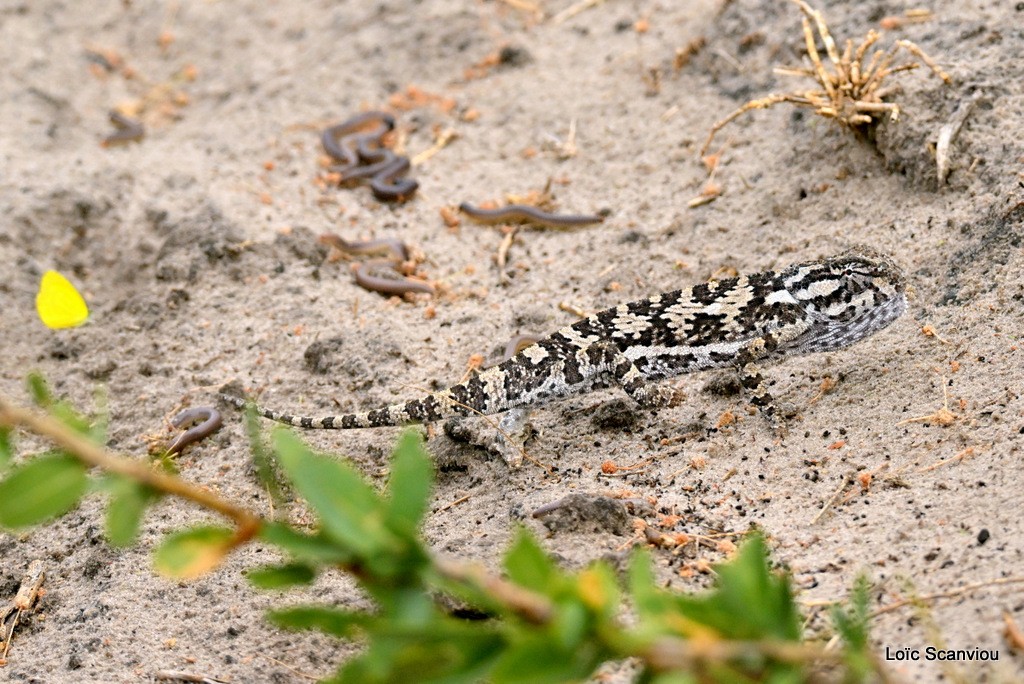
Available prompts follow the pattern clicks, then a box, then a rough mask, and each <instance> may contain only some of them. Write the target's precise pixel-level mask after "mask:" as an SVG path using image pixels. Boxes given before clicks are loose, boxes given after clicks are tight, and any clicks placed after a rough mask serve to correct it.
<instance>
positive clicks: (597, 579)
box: [576, 561, 619, 620]
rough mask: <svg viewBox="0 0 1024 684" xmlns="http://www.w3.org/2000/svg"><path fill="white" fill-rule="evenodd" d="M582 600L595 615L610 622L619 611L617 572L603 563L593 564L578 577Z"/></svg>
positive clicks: (577, 587)
mask: <svg viewBox="0 0 1024 684" xmlns="http://www.w3.org/2000/svg"><path fill="white" fill-rule="evenodd" d="M576 592H577V594H578V596H579V597H580V600H582V601H583V603H584V604H585V605H586V606H587V608H588V609H589V610H590V611H591V612H592V613H594V614H595V615H597V616H599V617H601V618H602V619H605V620H609V619H611V618H613V617H615V614H616V613H617V612H618V610H619V583H618V581H616V578H615V571H613V570H612V569H611V567H610V566H609V565H608V564H607V563H605V562H602V561H598V562H596V563H593V564H592V565H591V566H590V567H588V568H586V569H584V570H583V571H581V572H580V573H579V575H577V577H576Z"/></svg>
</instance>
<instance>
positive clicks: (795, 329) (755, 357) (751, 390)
mask: <svg viewBox="0 0 1024 684" xmlns="http://www.w3.org/2000/svg"><path fill="white" fill-rule="evenodd" d="M806 330H807V325H805V324H798V323H794V324H792V325H790V326H787V327H783V328H780V329H779V330H776V331H775V332H771V333H768V334H766V335H764V336H762V337H756V338H754V339H753V340H751V341H750V342H749V343H748V344H747V346H746V347H744V348H743V349H742V350H741V351H740V353H739V354H738V355H737V357H736V364H735V365H736V369H737V370H738V371H739V374H740V384H741V385H742V386H743V389H744V390H746V391H747V394H748V396H749V397H750V403H751V405H752V406H754V407H756V408H757V410H758V411H760V413H761V415H762V416H764V417H765V418H766V419H767V420H768V422H769V423H771V425H772V427H774V428H779V427H780V426H781V416H780V415H779V414H780V412H779V407H778V405H777V404H776V403H775V398H774V397H772V394H771V391H770V390H769V389H768V384H767V383H766V382H765V381H764V377H763V376H762V375H761V368H760V367H759V366H758V363H757V362H758V361H760V360H762V359H765V358H767V357H768V356H770V355H771V354H772V353H773V352H774V351H775V350H777V349H778V348H779V347H782V346H785V345H786V344H789V343H790V342H792V341H794V340H795V339H797V338H798V337H799V336H800V335H802V334H803V333H804V332H806Z"/></svg>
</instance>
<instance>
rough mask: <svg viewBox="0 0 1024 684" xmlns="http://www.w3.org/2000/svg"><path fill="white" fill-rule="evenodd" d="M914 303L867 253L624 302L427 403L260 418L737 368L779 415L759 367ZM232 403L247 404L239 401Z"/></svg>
mask: <svg viewBox="0 0 1024 684" xmlns="http://www.w3.org/2000/svg"><path fill="white" fill-rule="evenodd" d="M906 306H907V301H906V282H905V280H904V277H903V274H902V272H901V271H900V269H899V268H898V267H897V266H896V265H895V264H894V263H893V262H892V260H890V259H889V258H888V257H886V256H884V255H881V254H878V253H875V252H874V251H872V250H869V249H858V250H856V251H851V252H847V253H844V254H840V255H838V256H835V257H832V258H829V259H825V260H822V261H811V262H807V263H803V264H795V265H793V266H790V267H788V268H786V269H784V270H782V271H766V272H764V273H755V274H753V275H748V276H740V277H738V278H729V279H727V280H720V281H712V282H708V283H703V284H701V285H697V286H695V287H693V288H691V289H688V290H675V291H673V292H666V293H664V294H659V295H654V296H653V297H648V298H647V299H641V300H639V301H636V302H630V303H629V304H621V305H619V306H617V307H615V308H612V309H607V310H605V311H601V312H600V313H596V314H594V315H593V316H589V317H588V318H585V319H583V320H580V321H578V322H576V323H574V324H572V325H570V326H568V327H565V328H562V329H561V330H559V331H557V332H555V333H554V334H552V335H550V336H549V337H546V338H544V339H542V340H540V341H538V342H537V343H536V344H534V345H533V346H530V347H527V348H526V349H524V350H523V351H521V352H520V353H518V354H516V355H515V356H513V357H512V358H510V359H508V360H506V361H504V362H503V363H501V364H499V365H497V366H495V367H493V368H490V369H488V370H485V371H483V372H481V373H479V374H477V375H475V376H473V377H472V378H470V379H469V380H467V381H466V382H463V383H460V384H458V385H454V386H453V387H450V388H449V389H447V390H444V391H442V392H437V393H434V394H429V395H427V396H426V397H423V398H420V399H414V400H412V401H407V402H405V403H401V404H394V405H392V406H387V407H385V408H380V409H377V410H374V411H368V412H365V413H352V414H347V415H342V416H328V417H326V418H308V417H299V416H293V415H290V414H287V413H281V412H278V411H271V410H269V409H260V413H261V414H262V415H263V416H265V417H267V418H270V419H272V420H276V421H279V422H282V423H287V424H289V425H294V426H296V427H303V428H322V429H348V428H366V427H381V426H387V425H403V424H406V423H424V422H431V421H436V420H441V419H444V418H448V417H451V416H470V415H480V414H482V415H488V414H494V413H500V412H502V411H508V410H509V409H513V408H518V407H527V406H529V407H533V406H538V405H540V404H544V403H546V402H549V401H551V400H553V399H559V398H562V397H567V396H570V395H574V394H580V393H583V392H587V391H589V390H591V389H593V388H595V387H598V386H607V385H619V386H621V387H622V388H623V390H625V392H626V393H627V394H628V395H629V396H630V397H632V398H633V399H634V400H635V401H636V402H637V403H638V404H640V405H642V406H648V407H658V406H665V405H669V404H671V403H673V401H674V399H675V398H676V396H677V395H676V392H675V391H674V390H672V389H671V388H668V387H664V386H659V385H657V384H655V383H656V381H658V380H662V379H664V378H668V377H672V376H675V375H680V374H682V373H692V372H694V371H701V370H708V369H711V368H723V367H734V368H736V369H737V370H738V371H739V372H740V374H741V378H742V383H743V386H744V388H745V389H747V390H748V391H749V392H750V393H751V402H752V403H753V404H754V405H756V406H757V407H758V408H759V409H761V411H762V413H764V414H765V415H766V416H768V417H769V418H774V417H775V416H774V414H775V407H774V404H773V402H772V398H771V396H770V395H769V393H768V391H767V389H766V387H765V383H764V382H763V381H762V378H761V374H760V371H759V368H758V366H759V364H762V363H767V362H772V361H777V360H779V359H781V358H783V357H786V356H795V355H798V354H808V353H813V352H826V351H833V350H836V349H841V348H843V347H847V346H849V345H851V344H853V343H854V342H857V341H858V340H861V339H864V338H865V337H867V336H869V335H872V334H873V333H876V332H878V331H879V330H882V329H883V328H885V327H887V326H888V325H889V324H890V323H892V322H893V321H894V320H896V319H897V318H899V316H900V315H902V314H903V312H904V311H905V310H906ZM225 398H226V399H228V400H229V401H231V402H232V403H235V404H236V405H243V402H242V400H240V399H238V398H237V397H229V396H226V395H225Z"/></svg>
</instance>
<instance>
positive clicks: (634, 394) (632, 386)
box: [586, 342, 684, 409]
mask: <svg viewBox="0 0 1024 684" xmlns="http://www.w3.org/2000/svg"><path fill="white" fill-rule="evenodd" d="M586 356H587V359H588V362H589V363H591V364H592V365H594V366H598V367H601V368H605V369H607V370H606V372H607V373H608V375H609V376H611V377H612V378H614V380H615V382H616V383H618V385H619V386H620V387H622V389H623V390H624V391H625V392H626V394H628V395H629V397H630V398H631V399H632V400H633V401H635V402H636V403H637V404H639V405H640V406H643V407H644V408H652V409H653V408H664V407H667V406H677V405H679V404H680V403H681V402H682V400H683V398H684V395H683V393H682V392H681V391H679V390H676V389H674V388H672V387H668V386H666V385H658V384H656V383H653V382H651V381H650V380H648V379H647V378H645V377H644V375H643V373H641V372H640V369H639V368H637V367H636V364H635V363H633V362H632V361H631V360H630V359H629V357H627V356H626V355H625V354H623V353H622V351H620V350H619V348H618V347H616V346H615V345H614V344H613V343H611V342H596V343H594V344H593V345H591V346H590V347H588V348H587V351H586Z"/></svg>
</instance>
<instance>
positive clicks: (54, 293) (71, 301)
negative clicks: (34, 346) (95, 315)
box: [36, 271, 89, 330]
mask: <svg viewBox="0 0 1024 684" xmlns="http://www.w3.org/2000/svg"><path fill="white" fill-rule="evenodd" d="M36 311H37V312H39V319H40V320H41V321H42V322H43V325H45V326H46V327H47V328H52V329H53V330H59V329H61V328H75V327H77V326H80V325H82V324H83V323H85V321H86V319H87V318H89V307H88V306H86V305H85V300H84V299H82V295H80V294H78V290H76V289H75V286H74V285H72V284H71V282H70V281H69V280H68V279H67V278H65V277H64V276H62V275H61V274H60V273H57V272H56V271H47V272H46V273H44V274H43V279H42V280H41V281H40V282H39V293H38V294H37V295H36Z"/></svg>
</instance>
